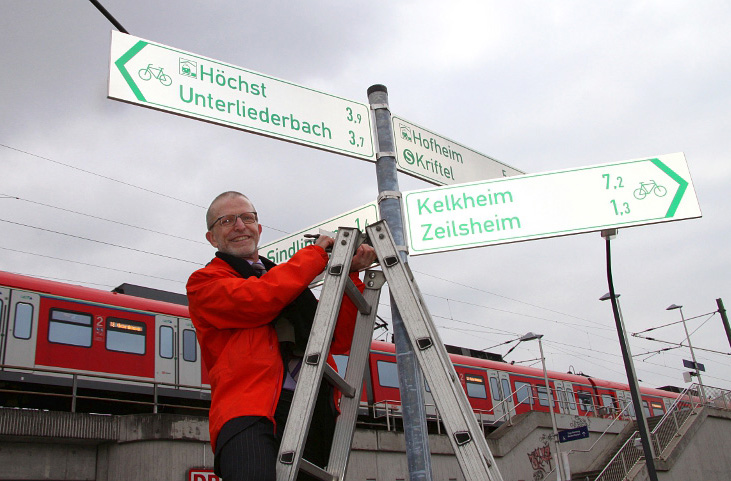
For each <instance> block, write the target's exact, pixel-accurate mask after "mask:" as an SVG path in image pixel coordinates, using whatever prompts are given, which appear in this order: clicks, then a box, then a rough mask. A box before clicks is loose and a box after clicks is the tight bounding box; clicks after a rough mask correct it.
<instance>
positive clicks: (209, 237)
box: [206, 226, 261, 249]
mask: <svg viewBox="0 0 731 481" xmlns="http://www.w3.org/2000/svg"><path fill="white" fill-rule="evenodd" d="M259 231H260V232H261V226H259ZM206 240H207V241H208V242H210V243H211V245H212V246H213V247H215V248H216V249H218V242H216V238H215V237H213V233H212V232H211V231H208V232H206Z"/></svg>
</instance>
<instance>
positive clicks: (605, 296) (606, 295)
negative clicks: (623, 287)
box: [599, 292, 622, 301]
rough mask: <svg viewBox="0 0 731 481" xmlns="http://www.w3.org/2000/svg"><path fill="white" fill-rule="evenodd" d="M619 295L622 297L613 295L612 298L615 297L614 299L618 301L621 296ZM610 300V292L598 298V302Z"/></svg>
mask: <svg viewBox="0 0 731 481" xmlns="http://www.w3.org/2000/svg"><path fill="white" fill-rule="evenodd" d="M621 295H622V294H614V296H615V297H616V298H617V299H619V296H621ZM611 298H612V293H611V292H607V293H606V294H604V295H603V296H602V297H600V298H599V300H600V301H608V300H609V299H611Z"/></svg>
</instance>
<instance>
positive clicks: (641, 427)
mask: <svg viewBox="0 0 731 481" xmlns="http://www.w3.org/2000/svg"><path fill="white" fill-rule="evenodd" d="M616 235H617V229H609V230H605V231H602V237H604V238H605V240H606V249H607V283H608V284H609V292H608V293H607V294H605V295H603V296H602V297H601V298H600V299H599V300H601V301H606V300H607V299H611V301H612V312H613V314H614V322H615V324H616V326H617V335H618V337H619V346H620V348H621V349H622V358H623V359H624V369H625V371H626V372H627V381H628V384H629V390H630V394H631V395H632V403H633V404H634V407H635V416H636V417H637V430H638V431H639V432H640V438H641V440H642V450H643V452H644V455H645V465H646V466H647V474H648V476H649V478H650V481H657V471H655V453H654V449H653V447H652V440H651V439H650V430H649V428H648V426H647V419H645V413H644V411H643V410H642V398H641V397H640V386H639V384H638V383H637V375H636V373H635V365H634V363H633V362H632V353H631V352H630V349H629V342H628V341H627V333H626V332H625V329H624V320H623V319H622V314H621V312H620V311H619V299H618V298H619V294H616V293H615V292H614V281H613V280H612V254H611V242H612V241H611V238H612V237H614V236H616Z"/></svg>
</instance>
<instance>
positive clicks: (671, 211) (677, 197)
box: [650, 159, 688, 218]
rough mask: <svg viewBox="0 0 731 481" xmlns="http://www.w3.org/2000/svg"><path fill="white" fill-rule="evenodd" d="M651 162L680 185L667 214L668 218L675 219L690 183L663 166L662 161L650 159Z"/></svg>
mask: <svg viewBox="0 0 731 481" xmlns="http://www.w3.org/2000/svg"><path fill="white" fill-rule="evenodd" d="M650 161H651V162H652V163H653V164H655V165H656V166H657V168H659V169H660V170H662V171H663V172H665V173H666V174H668V175H669V176H670V178H671V179H673V180H674V181H675V182H677V183H678V186H679V187H678V191H677V192H676V193H675V197H673V201H672V202H671V203H670V208H668V212H667V214H665V217H666V218H670V217H673V216H674V215H675V211H677V210H678V206H679V205H680V199H682V198H683V194H685V189H687V188H688V182H687V181H686V180H685V179H683V178H682V177H681V176H679V175H678V174H676V173H675V172H674V171H673V170H672V169H671V168H670V167H668V166H667V165H665V164H663V163H662V162H661V161H660V159H650Z"/></svg>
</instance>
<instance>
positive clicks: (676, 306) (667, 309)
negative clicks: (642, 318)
mask: <svg viewBox="0 0 731 481" xmlns="http://www.w3.org/2000/svg"><path fill="white" fill-rule="evenodd" d="M682 307H683V306H678V305H675V304H670V305H669V306H668V307H666V308H665V310H666V311H672V310H673V309H681V308H682Z"/></svg>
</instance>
